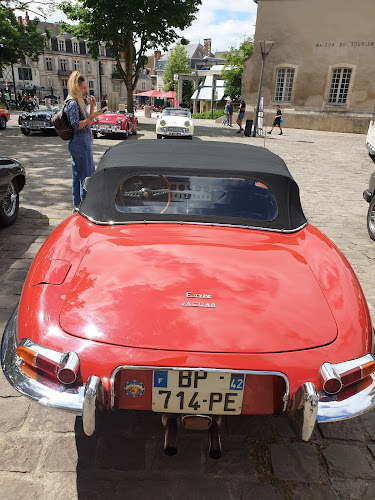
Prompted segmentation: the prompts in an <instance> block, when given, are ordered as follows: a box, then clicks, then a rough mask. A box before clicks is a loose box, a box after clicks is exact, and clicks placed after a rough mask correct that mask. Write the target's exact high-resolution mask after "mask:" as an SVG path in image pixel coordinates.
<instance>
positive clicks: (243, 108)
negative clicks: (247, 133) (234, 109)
mask: <svg viewBox="0 0 375 500" xmlns="http://www.w3.org/2000/svg"><path fill="white" fill-rule="evenodd" d="M238 110H239V113H238V118H237V121H236V123H237V125H238V126H239V127H240V130H237V134H240V133H241V132H242V131H243V128H242V120H243V119H244V116H245V111H246V104H245V101H244V100H243V99H242V100H241V103H240V105H239V108H238Z"/></svg>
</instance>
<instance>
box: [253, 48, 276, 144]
mask: <svg viewBox="0 0 375 500" xmlns="http://www.w3.org/2000/svg"><path fill="white" fill-rule="evenodd" d="M274 44H275V42H270V41H266V40H263V41H262V42H259V45H260V50H261V53H262V69H261V72H260V78H259V89H258V100H257V110H256V113H255V120H254V132H253V137H256V136H257V128H258V115H259V107H260V97H261V93H262V83H263V74H264V65H265V62H266V58H267V56H268V54H269V53H270V52H271V49H272V47H273V46H274Z"/></svg>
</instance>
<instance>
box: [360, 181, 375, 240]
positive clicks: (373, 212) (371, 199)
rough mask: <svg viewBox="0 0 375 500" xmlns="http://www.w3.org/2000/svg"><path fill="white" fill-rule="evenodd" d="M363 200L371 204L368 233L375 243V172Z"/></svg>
mask: <svg viewBox="0 0 375 500" xmlns="http://www.w3.org/2000/svg"><path fill="white" fill-rule="evenodd" d="M363 198H364V199H365V200H366V201H367V202H368V203H369V207H368V212H367V231H368V234H369V236H370V238H371V239H372V240H374V241H375V172H373V173H372V175H371V177H370V182H369V188H368V189H366V190H365V191H364V192H363Z"/></svg>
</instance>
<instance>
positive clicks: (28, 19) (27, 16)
mask: <svg viewBox="0 0 375 500" xmlns="http://www.w3.org/2000/svg"><path fill="white" fill-rule="evenodd" d="M25 21H26V22H28V21H30V18H29V13H28V12H27V11H26V14H25Z"/></svg>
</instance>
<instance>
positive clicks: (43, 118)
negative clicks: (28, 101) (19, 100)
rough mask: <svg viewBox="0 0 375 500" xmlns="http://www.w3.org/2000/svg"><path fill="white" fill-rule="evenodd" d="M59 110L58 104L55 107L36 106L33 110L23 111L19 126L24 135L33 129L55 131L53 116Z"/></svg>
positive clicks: (19, 118)
mask: <svg viewBox="0 0 375 500" xmlns="http://www.w3.org/2000/svg"><path fill="white" fill-rule="evenodd" d="M58 111H59V108H58V107H57V106H55V107H53V108H43V109H42V108H35V109H34V111H31V112H23V113H21V114H20V116H19V117H18V126H19V127H20V128H21V132H22V133H23V134H24V135H29V134H30V132H31V131H47V130H50V131H54V130H55V127H54V126H53V123H52V118H53V117H54V116H55V114H56V113H57V112H58Z"/></svg>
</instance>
